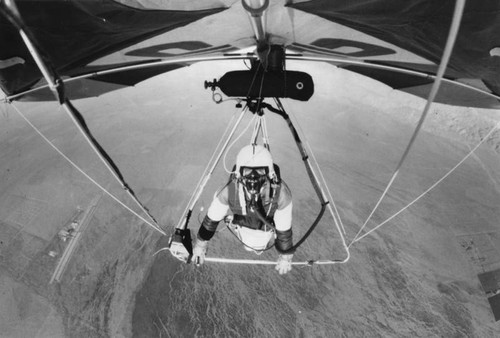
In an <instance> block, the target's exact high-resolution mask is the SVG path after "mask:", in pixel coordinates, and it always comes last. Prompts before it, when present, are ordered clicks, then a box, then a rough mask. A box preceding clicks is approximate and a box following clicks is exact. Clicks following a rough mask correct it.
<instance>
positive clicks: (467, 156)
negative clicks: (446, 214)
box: [353, 122, 500, 243]
mask: <svg viewBox="0 0 500 338" xmlns="http://www.w3.org/2000/svg"><path fill="white" fill-rule="evenodd" d="M499 128H500V122H499V123H497V124H496V125H495V126H494V127H493V128H491V129H490V131H489V132H488V134H486V135H485V136H484V137H483V138H482V140H481V142H479V143H478V144H477V145H476V146H475V147H474V148H472V149H471V150H470V151H469V153H468V154H467V155H465V157H464V158H463V159H462V160H460V161H459V162H458V163H457V164H456V165H455V166H454V167H453V168H452V169H451V170H449V171H448V172H447V173H446V174H445V175H443V177H441V178H440V179H439V180H437V181H436V182H435V183H434V184H433V185H431V186H430V187H429V188H428V189H427V190H425V191H424V192H423V193H422V194H420V195H419V196H418V197H417V198H415V199H414V200H413V201H411V202H410V203H408V204H407V205H406V206H405V207H403V208H402V209H401V210H399V211H398V212H396V213H395V214H394V215H392V216H391V217H389V218H388V219H386V220H385V221H383V222H382V223H380V224H379V225H377V226H376V227H374V228H373V229H371V230H370V231H367V232H366V233H364V234H363V235H362V236H359V237H358V238H355V239H354V240H353V243H354V242H357V241H360V240H361V239H363V238H364V237H366V236H368V235H369V234H370V233H372V232H373V231H375V230H377V229H378V228H380V227H381V226H382V225H384V224H386V223H387V222H389V221H390V220H392V219H393V218H395V217H396V216H398V215H399V214H400V213H402V212H403V211H405V210H406V209H408V208H409V207H411V206H412V205H413V204H415V203H416V202H417V201H418V200H420V199H421V198H422V197H424V196H425V195H427V194H428V193H429V192H430V191H431V190H433V189H434V188H435V187H436V186H437V185H439V184H440V183H441V182H442V181H444V180H445V179H446V178H447V177H448V176H450V175H451V174H452V173H453V172H454V171H455V170H456V169H457V168H458V167H459V166H460V165H462V163H464V162H465V161H466V160H467V159H468V158H469V157H470V156H471V155H472V154H474V152H475V151H476V150H477V149H478V148H479V147H480V146H481V145H482V144H483V143H484V142H486V140H488V139H489V137H490V136H491V135H492V134H493V132H495V131H496V130H497V129H499Z"/></svg>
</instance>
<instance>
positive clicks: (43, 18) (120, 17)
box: [0, 0, 500, 107]
mask: <svg viewBox="0 0 500 338" xmlns="http://www.w3.org/2000/svg"><path fill="white" fill-rule="evenodd" d="M5 1H6V0H4V1H2V5H1V6H2V8H4V9H5V8H6V5H5V4H4V2H5ZM121 2H122V3H119V2H115V1H112V0H104V1H101V0H87V1H74V0H72V1H62V0H53V1H20V2H17V3H16V4H17V7H18V10H19V13H20V17H21V18H22V21H23V23H24V24H25V25H26V27H27V28H28V30H29V31H30V32H31V33H32V35H33V39H34V40H35V41H36V44H37V46H38V47H39V49H40V51H41V53H42V54H43V57H44V59H45V60H46V61H47V62H49V63H50V65H51V67H53V68H54V69H55V70H56V71H57V72H58V74H59V75H60V76H61V78H62V79H63V80H64V81H65V82H67V85H66V91H67V95H68V97H69V98H83V97H90V96H97V95H100V94H103V93H105V92H108V91H111V90H117V89H120V88H123V87H125V86H133V85H135V84H137V83H139V82H141V81H144V80H146V79H148V78H150V77H153V76H155V75H158V74H161V73H164V72H167V71H171V70H174V69H177V68H180V67H185V66H188V65H190V64H192V63H193V62H198V61H204V60H214V59H216V60H220V59H227V58H236V57H237V56H236V55H235V54H234V53H235V52H236V51H238V50H240V49H242V48H248V47H255V33H254V31H253V30H252V27H251V26H250V25H248V19H247V18H246V17H247V14H246V13H245V9H244V6H242V4H243V5H244V4H246V2H245V1H243V2H241V1H226V2H225V4H223V3H221V2H220V1H204V2H198V1H192V2H191V1H190V2H182V1H166V2H160V3H158V4H156V3H155V2H154V1H147V0H137V1H132V0H123V1H121ZM248 2H249V3H250V4H252V3H256V4H257V7H258V6H262V5H263V4H265V3H267V6H266V18H267V19H266V20H265V22H264V24H265V32H266V34H267V36H266V39H267V41H269V42H270V43H272V44H277V45H283V46H285V47H286V48H287V52H288V53H289V54H290V55H293V56H295V57H296V58H297V59H303V58H306V59H307V58H309V59H311V58H312V59H314V58H317V60H321V61H324V62H330V63H332V64H335V65H337V66H339V67H343V68H345V69H348V70H350V71H353V72H357V73H360V74H362V75H365V76H369V77H372V78H374V79H376V80H379V81H381V82H384V83H385V84H387V85H389V86H391V87H393V88H395V89H400V90H405V91H407V92H410V93H413V94H416V95H420V96H423V97H425V96H426V95H427V94H428V92H429V88H430V84H431V83H432V81H433V76H435V74H436V71H437V64H438V63H439V60H440V58H441V56H442V53H443V48H444V44H445V42H446V37H447V36H448V31H449V26H450V22H451V17H452V12H453V7H454V2H453V1H446V2H437V1H433V0H413V1H405V2H396V3H395V2H394V1H390V0H336V1H326V0H313V1H305V2H304V1H285V0H283V1H269V2H267V1H248ZM254 7H255V6H254ZM499 29H500V3H498V1H494V0H487V1H469V2H467V4H466V7H465V9H464V13H463V19H462V22H461V27H460V31H459V34H458V36H457V41H456V44H455V48H454V51H453V54H452V56H451V59H450V62H449V65H448V68H447V71H446V75H445V78H446V81H445V83H444V84H443V86H442V87H441V90H440V95H439V96H438V97H437V101H439V102H444V103H448V104H454V105H465V106H476V107H496V106H498V102H497V98H496V95H498V94H500V82H499V81H500V80H499V78H500V77H499V75H500V74H499V72H500V52H499V47H500V37H499V36H498V34H496V33H497V32H498V31H499ZM0 32H1V33H0V44H1V46H2V48H1V49H0V86H1V88H2V90H3V91H4V93H5V94H6V95H7V97H9V99H23V100H50V99H53V96H52V95H51V93H50V92H49V91H48V89H47V88H46V87H45V90H43V89H42V90H34V89H36V88H44V85H45V84H46V83H45V82H44V80H43V77H42V74H41V73H40V71H39V70H38V67H37V66H36V64H35V62H34V60H33V58H32V57H31V55H30V53H29V51H28V49H27V48H26V46H25V44H24V43H23V41H22V39H21V37H20V36H19V34H18V31H17V29H16V28H15V27H14V25H13V24H12V23H11V22H10V21H9V20H8V19H7V18H6V17H5V16H4V15H2V16H0ZM257 34H258V33H257ZM456 83H460V84H461V85H457V84H456ZM471 88H475V89H474V90H471ZM483 93H489V94H490V95H489V96H487V95H483Z"/></svg>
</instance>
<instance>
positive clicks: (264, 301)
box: [0, 63, 500, 337]
mask: <svg viewBox="0 0 500 338" xmlns="http://www.w3.org/2000/svg"><path fill="white" fill-rule="evenodd" d="M241 68H242V64H241V63H230V64H226V66H225V67H224V68H223V67H221V66H220V65H218V64H210V65H205V66H203V65H194V66H191V67H189V68H187V69H183V70H178V71H174V72H172V73H170V74H167V75H164V76H160V77H157V78H154V79H152V80H149V81H147V82H145V83H142V84H140V85H138V86H136V87H135V88H129V89H125V90H122V91H120V92H117V93H110V94H107V95H104V96H102V97H99V98H93V99H86V100H80V101H75V105H76V106H77V107H78V108H79V109H80V110H81V112H82V113H83V115H84V116H85V118H86V119H87V122H88V124H89V127H90V129H91V130H93V132H94V135H95V136H96V138H97V139H98V140H99V141H100V142H101V144H102V145H103V147H104V148H105V149H106V150H107V151H108V153H109V154H110V155H111V157H112V158H113V159H114V160H115V162H116V163H117V165H118V166H119V167H120V169H121V170H122V173H123V175H124V177H125V178H126V180H127V182H128V183H129V184H130V186H131V187H133V188H134V190H135V191H136V193H137V195H138V196H139V197H140V198H141V200H143V201H144V202H145V203H146V204H147V206H148V207H149V209H150V210H151V212H152V214H153V215H154V216H155V217H156V218H157V219H158V220H159V221H160V223H161V224H162V225H163V226H164V227H165V229H167V230H168V231H170V230H169V229H171V226H173V225H175V224H176V223H177V221H178V219H179V218H180V216H181V213H182V210H183V208H184V207H185V204H186V203H187V201H188V199H189V194H190V193H191V192H192V190H193V189H194V186H195V184H196V182H197V181H198V179H199V177H200V175H201V173H202V172H203V169H204V167H205V165H206V163H207V161H208V159H209V158H210V156H211V154H212V151H213V149H214V147H215V145H216V143H217V141H218V137H219V135H220V134H221V133H222V132H223V130H224V128H225V124H226V123H227V121H228V120H229V118H230V117H231V116H232V114H233V113H235V112H236V111H237V109H236V108H235V107H234V101H229V102H227V103H223V104H220V105H216V104H215V103H213V102H212V101H211V94H210V92H209V91H205V90H203V88H202V87H203V81H204V80H211V79H213V78H218V77H219V76H221V75H222V74H223V72H224V71H226V70H230V69H241ZM288 68H289V69H293V68H296V66H294V65H292V64H290V65H289V67H288ZM307 71H308V72H310V74H311V75H312V76H313V78H314V79H315V84H316V94H315V96H314V97H313V98H312V99H311V101H310V102H308V103H300V102H289V101H286V102H285V108H287V109H288V110H289V111H290V112H291V113H294V114H296V116H297V119H298V120H299V121H300V125H301V127H302V129H303V130H304V133H305V134H306V136H307V138H308V140H309V142H310V144H311V147H312V148H313V150H314V152H315V155H316V157H317V158H318V161H319V163H320V165H321V168H322V169H323V172H324V175H325V177H326V179H327V182H328V183H329V186H330V188H331V190H332V193H333V196H334V200H335V202H336V203H337V207H338V208H339V211H340V214H341V216H342V219H343V222H344V225H345V227H346V230H347V236H348V238H352V237H353V236H354V234H355V233H356V232H357V231H358V229H359V226H360V225H361V224H362V223H363V222H364V221H365V219H366V217H367V216H368V214H369V213H370V211H371V209H372V208H373V206H374V205H375V203H376V201H377V199H378V197H379V196H380V194H381V192H382V191H383V189H384V187H385V185H386V184H387V182H388V180H389V178H390V176H391V174H392V171H393V170H394V168H395V167H396V165H397V162H398V161H399V159H400V157H401V154H402V152H403V150H404V148H405V146H406V144H407V142H408V140H409V138H410V136H411V133H412V131H413V128H414V125H415V122H416V120H417V119H418V116H419V113H420V112H421V110H422V108H423V106H424V104H425V102H424V101H423V100H421V99H417V98H415V97H413V96H410V95H407V94H402V93H398V92H396V91H393V90H391V89H390V88H387V87H385V86H381V85H380V84H377V83H376V82H374V81H371V80H367V79H364V78H362V77H360V76H357V75H355V74H352V73H349V72H345V71H341V70H338V69H336V68H334V67H332V66H329V65H324V64H321V65H319V64H318V65H310V66H308V67H307ZM16 105H17V106H18V107H19V109H21V110H22V111H23V112H25V113H26V115H27V116H28V117H29V119H30V120H31V121H32V122H33V123H34V124H35V125H37V126H38V127H39V128H40V129H41V130H42V131H43V132H44V133H45V134H46V135H47V137H48V138H49V139H50V140H51V141H53V142H54V143H55V144H56V145H57V146H58V147H60V148H61V150H62V151H63V152H64V153H66V154H67V155H68V156H69V157H70V158H71V159H72V160H73V161H75V162H76V163H77V164H78V165H80V166H81V167H82V168H83V169H84V170H85V171H86V172H88V173H89V174H90V175H91V176H92V177H94V178H95V179H96V180H98V181H99V182H100V183H101V184H102V185H104V186H106V187H109V189H110V191H111V192H112V193H113V194H115V195H116V196H118V197H119V198H120V199H121V200H123V201H125V202H126V203H127V204H128V205H129V206H133V203H132V202H131V201H130V199H129V198H128V197H127V196H126V195H125V194H124V193H123V191H122V190H121V188H120V186H119V185H118V184H117V183H114V182H113V180H112V178H111V176H110V175H109V174H108V173H106V171H105V168H104V167H103V166H102V165H101V164H100V163H99V162H98V160H97V158H96V157H95V155H94V154H92V153H91V151H90V150H89V149H88V147H87V146H86V144H85V143H84V141H83V138H82V137H81V136H79V135H78V134H77V133H76V131H75V129H74V127H72V125H71V122H70V121H69V119H68V118H67V117H66V116H65V113H64V112H63V111H62V110H61V109H60V108H59V107H58V106H57V105H55V104H52V103H22V104H16ZM0 120H1V123H0V158H1V160H0V173H1V175H0V177H1V186H0V197H1V199H0V222H1V225H0V231H1V238H2V241H1V244H0V263H1V265H0V299H1V304H2V305H1V311H0V328H1V329H0V332H2V333H1V335H4V336H6V337H23V336H32V337H58V336H68V337H80V336H81V337H84V336H85V337H88V336H92V337H107V336H112V337H120V336H123V337H129V336H136V337H149V336H155V337H158V336H162V337H168V336H170V337H189V336H218V337H225V336H231V337H235V336H236V337H237V336H242V337H326V336H348V337H353V336H356V337H358V336H370V337H379V336H380V337H402V336H404V337H430V336H436V337H494V336H497V335H498V334H500V326H499V324H498V323H495V322H494V318H493V315H492V312H491V309H490V308H489V305H488V302H487V299H486V295H485V294H484V292H483V291H482V289H481V285H480V283H479V280H478V278H477V274H478V273H481V272H483V271H490V270H494V269H497V268H500V252H499V251H498V249H496V248H498V247H500V234H499V230H500V229H499V224H498V219H500V208H498V201H499V200H500V190H499V184H500V174H499V173H498V170H497V168H498V167H499V165H500V157H499V154H498V151H499V144H500V142H499V141H500V140H499V139H498V138H499V134H498V133H495V134H494V135H493V138H492V139H491V140H490V141H488V142H486V144H484V145H483V146H482V147H481V148H480V149H479V150H478V151H477V152H476V154H475V155H473V156H472V157H471V158H469V160H467V161H466V162H465V163H464V164H463V165H462V166H461V167H459V168H458V169H457V170H456V171H455V172H454V173H453V175H451V176H450V177H448V178H447V179H446V180H445V181H443V182H442V184H440V185H439V186H438V187H437V188H436V189H434V190H433V191H432V192H431V193H429V194H428V195H426V196H425V197H424V198H423V199H421V200H420V201H419V202H418V203H416V204H415V205H413V206H412V207H411V208H410V209H408V210H407V211H405V212H404V213H402V214H401V215H400V216H398V217H397V218H395V219H394V220H393V221H391V222H389V223H388V224H387V225H385V226H384V227H382V228H381V229H379V231H377V232H376V233H374V234H373V235H371V236H369V237H367V238H365V239H364V240H362V241H360V242H358V243H356V244H354V245H353V247H352V248H351V255H352V257H351V259H350V261H349V262H348V263H347V264H344V265H337V266H328V267H324V266H313V267H304V268H296V269H294V270H293V271H292V272H291V273H290V274H289V275H287V276H284V277H282V276H278V275H277V274H276V273H275V271H274V270H273V269H272V268H271V267H262V266H250V267H249V266H234V265H218V264H210V265H208V264H207V265H206V266H204V267H202V268H199V269H196V268H194V267H192V266H187V265H183V264H181V263H179V262H177V261H176V260H175V259H173V258H172V257H170V256H169V255H168V254H166V253H161V254H159V255H158V256H156V257H153V256H152V253H154V252H155V251H156V249H158V248H161V247H162V246H164V245H165V243H166V238H165V237H162V236H160V235H159V234H157V233H156V232H154V231H153V230H151V228H149V227H148V226H146V225H144V224H143V223H142V222H141V221H140V220H138V219H137V218H135V217H134V216H132V215H130V214H129V213H128V212H127V211H126V210H124V209H122V208H121V207H120V206H119V205H118V204H117V203H116V202H114V201H112V200H111V199H110V198H109V197H106V196H103V197H102V198H101V200H100V202H99V204H98V208H97V210H96V213H95V215H94V216H93V218H92V221H91V223H90V225H89V228H88V229H87V230H86V232H85V233H84V235H83V236H82V239H81V240H80V243H79V245H78V247H77V250H76V253H75V255H74V256H73V258H72V260H71V261H70V263H69V266H68V268H67V270H66V271H65V273H64V275H63V278H62V280H61V282H60V283H53V284H49V280H50V277H51V275H52V272H53V270H54V268H55V265H56V264H57V259H58V257H59V256H56V257H50V256H49V255H48V252H49V251H50V250H52V249H53V248H55V247H57V248H58V250H59V252H62V250H63V249H64V245H63V244H61V243H60V240H59V239H58V237H57V232H58V231H59V230H60V229H61V228H62V227H63V226H64V224H65V223H66V222H68V220H69V219H70V218H71V216H72V215H73V214H74V212H75V211H76V210H77V208H78V207H80V208H83V209H85V208H87V207H88V205H89V203H90V201H91V200H93V199H94V198H95V197H96V196H99V195H100V194H101V192H100V191H99V189H97V188H95V186H93V185H92V184H91V183H90V182H89V181H88V180H86V179H85V178H84V177H83V176H81V174H80V173H78V172H77V171H76V170H75V169H73V168H72V167H71V166H70V165H68V164H67V162H65V161H64V160H63V159H62V158H61V157H60V156H59V155H58V154H57V153H55V152H54V151H53V150H52V149H51V148H50V147H49V146H47V145H46V144H45V143H44V142H43V141H42V140H41V139H40V137H39V136H38V135H37V134H35V133H34V132H33V131H32V130H31V128H30V127H29V126H28V125H27V124H26V123H25V122H24V121H23V120H22V119H20V118H19V116H18V115H17V113H16V112H15V110H14V109H13V108H12V107H10V106H8V105H2V106H1V115H0ZM247 121H248V120H245V122H247ZM498 121H500V113H498V112H496V111H487V110H476V109H467V108H455V107H448V106H444V105H435V106H434V107H433V110H432V112H431V114H430V115H429V118H428V120H427V121H426V123H425V125H424V130H423V132H422V133H421V134H420V136H419V138H418V139H417V142H416V144H415V148H414V149H413V151H412V152H411V154H410V156H409V157H408V160H407V161H406V163H405V165H404V166H403V168H402V170H401V173H400V175H399V176H398V179H397V180H396V182H395V183H394V186H393V189H391V191H390V193H389V195H388V197H387V198H386V200H385V201H384V202H383V203H382V205H381V206H380V208H379V210H378V212H377V213H376V214H375V215H374V217H373V222H371V223H369V228H371V227H373V226H375V225H376V224H378V223H380V222H381V221H383V220H385V219H386V218H388V217H389V216H391V215H393V214H394V213H395V212H397V211H398V210H400V209H401V208H402V207H404V206H405V205H406V204H407V203H409V202H411V201H412V200H413V199H414V198H416V197H417V196H418V195H420V194H421V193H422V192H423V191H425V190H426V189H427V188H428V187H429V186H431V185H432V184H433V183H434V182H435V181H436V180H438V179H439V178H440V177H441V176H442V175H444V174H445V173H446V172H448V171H449V170H450V169H451V168H452V167H453V166H454V165H455V164H456V163H457V162H458V161H460V160H461V159H462V158H463V157H464V156H465V155H466V154H467V153H468V151H469V150H470V149H471V147H474V146H475V144H477V142H479V141H480V139H481V137H483V136H484V135H485V134H486V133H487V132H488V130H489V128H491V127H492V126H493V125H494V124H495V123H497V122H498ZM268 128H269V131H270V134H271V140H270V141H271V145H272V150H273V155H274V156H275V159H276V162H277V163H279V164H280V166H281V168H282V176H283V178H284V179H285V180H286V181H287V182H288V183H289V185H290V188H291V190H292V192H293V195H294V205H295V209H294V229H295V233H296V235H297V236H298V235H300V234H302V233H304V231H305V229H306V227H307V225H309V224H310V223H311V222H312V220H313V218H314V217H315V214H316V213H317V212H318V210H319V205H318V203H317V202H316V200H315V198H314V192H313V190H312V187H311V186H310V184H309V182H308V178H307V175H306V173H305V170H304V169H303V165H302V164H301V161H300V156H299V154H298V152H297V151H296V149H295V144H294V143H293V140H292V138H291V136H290V134H289V131H288V129H287V128H286V125H285V124H284V122H283V121H282V120H280V118H278V117H276V116H272V115H271V116H269V117H268ZM249 139H250V135H249V134H248V133H247V134H245V135H244V136H243V138H242V140H240V142H239V143H237V144H236V145H235V146H234V147H233V148H232V149H231V150H230V151H229V153H228V165H231V163H230V162H231V159H232V158H234V156H235V154H236V152H237V150H238V147H240V146H241V145H243V144H245V143H247V142H248V140H249ZM226 179H227V174H226V173H224V171H223V170H222V169H221V168H220V167H219V168H218V170H217V172H216V173H215V174H214V177H213V180H211V181H210V182H209V184H208V186H207V188H206V191H205V192H204V194H203V195H202V197H201V199H200V203H199V205H198V206H197V209H196V210H197V211H198V209H199V207H201V206H204V207H205V208H206V207H207V206H208V204H209V203H210V199H211V197H212V194H213V192H214V190H215V189H217V187H218V186H219V185H220V184H223V183H224V182H225V180H226ZM200 217H201V216H200ZM197 218H198V215H197V214H196V215H195V216H194V217H193V221H192V224H191V227H192V228H193V229H197V227H198V221H197ZM471 240H472V241H474V243H476V246H475V248H474V252H475V254H471V253H470V250H469V251H468V250H467V249H466V245H465V244H467V243H469V242H470V241H471ZM339 244H340V243H339V237H338V234H337V232H336V230H335V228H334V227H333V226H332V220H331V218H330V217H325V219H324V221H323V222H322V223H321V224H320V225H319V227H318V230H317V231H315V232H314V233H313V235H312V236H311V238H310V239H309V240H308V241H307V242H306V243H304V245H303V246H302V247H301V248H300V250H299V251H298V252H297V254H296V257H295V258H296V259H297V260H306V259H330V258H338V257H342V255H343V252H342V250H341V246H340V245H339ZM464 245H465V246H464ZM210 255H212V256H219V257H249V258H255V257H254V256H245V253H243V252H242V250H241V248H239V247H238V245H237V243H235V242H234V240H232V239H231V237H230V235H229V234H228V233H227V231H224V230H221V231H220V232H219V233H218V235H217V236H216V238H215V239H214V240H213V241H212V243H211V248H210ZM261 257H262V258H263V259H275V258H276V253H275V252H273V251H271V252H268V253H265V254H264V255H262V256H261ZM479 258H481V259H479Z"/></svg>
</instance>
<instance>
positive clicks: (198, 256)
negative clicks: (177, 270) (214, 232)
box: [191, 238, 208, 266]
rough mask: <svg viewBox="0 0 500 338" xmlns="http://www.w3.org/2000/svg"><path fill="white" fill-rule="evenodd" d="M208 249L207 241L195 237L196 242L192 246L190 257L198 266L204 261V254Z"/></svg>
mask: <svg viewBox="0 0 500 338" xmlns="http://www.w3.org/2000/svg"><path fill="white" fill-rule="evenodd" d="M207 249H208V241H204V240H202V239H199V238H198V239H197V240H196V244H195V246H194V248H193V258H192V259H191V261H192V262H194V264H196V266H200V265H202V264H203V263H205V254H206V253H207Z"/></svg>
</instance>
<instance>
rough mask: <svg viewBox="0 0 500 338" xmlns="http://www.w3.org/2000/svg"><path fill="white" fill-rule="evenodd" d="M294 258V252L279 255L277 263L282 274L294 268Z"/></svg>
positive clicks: (277, 268)
mask: <svg viewBox="0 0 500 338" xmlns="http://www.w3.org/2000/svg"><path fill="white" fill-rule="evenodd" d="M292 258H293V254H288V255H286V254H282V255H279V257H278V262H277V263H276V268H275V269H276V270H277V271H278V272H279V274H280V275H284V274H286V273H287V272H289V271H290V270H292Z"/></svg>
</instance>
